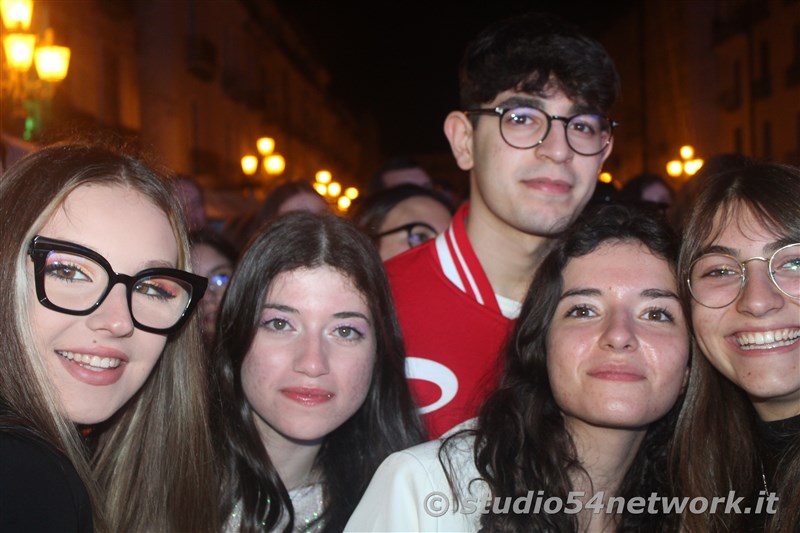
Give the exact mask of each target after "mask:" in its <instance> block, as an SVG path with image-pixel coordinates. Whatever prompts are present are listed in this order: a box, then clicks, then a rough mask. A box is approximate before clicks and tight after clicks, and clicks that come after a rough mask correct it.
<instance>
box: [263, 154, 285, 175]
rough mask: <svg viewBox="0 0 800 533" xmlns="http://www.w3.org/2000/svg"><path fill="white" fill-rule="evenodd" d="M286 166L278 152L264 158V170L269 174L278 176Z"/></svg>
mask: <svg viewBox="0 0 800 533" xmlns="http://www.w3.org/2000/svg"><path fill="white" fill-rule="evenodd" d="M285 168H286V160H285V159H284V158H283V156H282V155H280V154H272V155H271V156H269V157H267V158H266V159H264V170H266V171H267V174H269V175H270V176H278V175H280V174H282V173H283V171H284V169H285Z"/></svg>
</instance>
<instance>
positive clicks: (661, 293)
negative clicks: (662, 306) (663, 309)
mask: <svg viewBox="0 0 800 533" xmlns="http://www.w3.org/2000/svg"><path fill="white" fill-rule="evenodd" d="M602 294H603V293H602V291H600V289H591V288H588V287H587V288H580V289H570V290H568V291H564V294H562V295H561V298H559V300H564V299H566V298H569V297H572V296H601V295H602ZM639 296H643V297H645V298H651V299H656V298H672V299H674V300H677V301H680V298H678V295H677V294H675V293H674V292H672V291H669V290H665V289H645V290H643V291H642V292H640V293H639Z"/></svg>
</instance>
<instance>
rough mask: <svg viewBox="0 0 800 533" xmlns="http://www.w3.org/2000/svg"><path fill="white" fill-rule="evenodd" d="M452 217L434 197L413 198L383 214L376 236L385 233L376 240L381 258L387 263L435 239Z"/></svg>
mask: <svg viewBox="0 0 800 533" xmlns="http://www.w3.org/2000/svg"><path fill="white" fill-rule="evenodd" d="M451 218H452V215H451V214H450V211H449V210H448V209H447V208H446V207H445V206H444V205H442V204H441V203H440V202H437V201H436V200H434V199H433V198H428V197H427V196H412V197H411V198H407V199H406V200H403V201H402V202H400V203H398V204H397V205H396V206H395V207H394V208H392V210H391V211H389V212H388V213H387V214H386V217H385V218H384V219H383V223H382V224H381V227H380V230H379V233H382V234H386V235H384V236H383V237H380V238H379V240H378V253H379V254H380V256H381V259H383V260H384V261H386V260H387V259H390V258H392V257H394V256H396V255H398V254H400V253H403V252H405V251H406V250H410V249H411V248H413V247H415V246H419V245H420V244H422V243H423V242H425V241H428V240H430V239H433V238H435V237H436V235H438V234H439V233H442V232H443V231H444V230H445V229H447V226H448V225H450V219H451ZM411 224H415V225H414V226H413V227H411V226H410V225H411ZM393 230H395V231H393ZM387 233H388V234H387Z"/></svg>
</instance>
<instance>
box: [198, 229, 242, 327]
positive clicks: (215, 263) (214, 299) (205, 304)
mask: <svg viewBox="0 0 800 533" xmlns="http://www.w3.org/2000/svg"><path fill="white" fill-rule="evenodd" d="M192 270H194V272H195V273H196V274H199V275H200V276H203V277H206V278H208V288H207V289H206V293H205V294H204V295H203V298H202V299H201V300H200V303H199V311H200V316H201V319H202V322H201V323H202V328H203V337H204V338H205V339H206V341H207V342H210V341H211V340H212V339H213V338H214V335H215V333H216V327H217V312H218V311H219V306H220V304H221V303H222V297H223V296H224V295H225V290H226V289H227V288H228V282H229V281H230V279H231V276H232V275H233V263H231V262H230V260H228V258H227V257H225V256H224V255H223V254H221V253H220V252H219V251H218V250H217V249H216V248H214V247H213V246H211V245H210V244H206V243H200V244H196V245H194V246H192Z"/></svg>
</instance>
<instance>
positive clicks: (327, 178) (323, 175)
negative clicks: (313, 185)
mask: <svg viewBox="0 0 800 533" xmlns="http://www.w3.org/2000/svg"><path fill="white" fill-rule="evenodd" d="M314 179H316V180H317V183H322V184H323V185H327V184H328V183H330V182H331V180H332V179H333V176H332V175H331V173H330V172H329V171H327V170H320V171H318V172H317V174H316V175H315V176H314Z"/></svg>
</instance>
